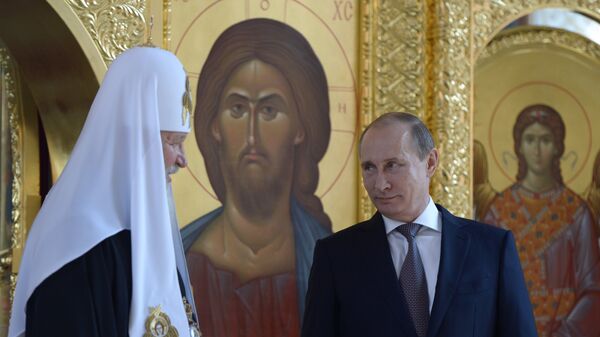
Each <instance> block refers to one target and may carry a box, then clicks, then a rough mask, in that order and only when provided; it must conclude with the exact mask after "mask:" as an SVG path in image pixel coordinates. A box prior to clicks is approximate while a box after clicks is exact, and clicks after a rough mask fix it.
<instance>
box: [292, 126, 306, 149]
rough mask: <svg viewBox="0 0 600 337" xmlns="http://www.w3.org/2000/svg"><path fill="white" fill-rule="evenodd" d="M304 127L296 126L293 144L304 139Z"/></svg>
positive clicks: (299, 142)
mask: <svg viewBox="0 0 600 337" xmlns="http://www.w3.org/2000/svg"><path fill="white" fill-rule="evenodd" d="M304 134H305V133H304V128H298V131H296V137H295V138H294V145H298V144H301V143H302V142H303V141H304Z"/></svg>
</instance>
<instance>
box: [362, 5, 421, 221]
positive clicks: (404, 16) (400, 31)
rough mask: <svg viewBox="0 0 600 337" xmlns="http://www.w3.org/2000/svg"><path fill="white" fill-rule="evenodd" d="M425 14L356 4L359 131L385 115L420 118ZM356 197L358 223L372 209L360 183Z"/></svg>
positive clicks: (397, 7) (417, 7)
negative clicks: (358, 11)
mask: <svg viewBox="0 0 600 337" xmlns="http://www.w3.org/2000/svg"><path fill="white" fill-rule="evenodd" d="M426 13H427V9H426V6H425V4H424V3H423V2H421V1H416V2H408V1H407V2H404V1H391V0H381V1H376V0H373V1H369V0H363V1H361V21H360V34H361V35H360V43H361V49H360V50H361V55H360V60H361V67H360V74H361V75H360V76H361V79H360V83H361V85H360V88H361V102H360V109H361V110H360V128H359V130H360V131H362V130H364V128H365V127H366V126H367V125H368V124H369V123H370V122H371V121H372V120H373V119H374V118H376V117H377V116H379V115H381V114H383V113H385V112H389V111H404V112H410V113H412V114H415V115H417V116H419V117H423V116H424V114H425V108H424V106H425V95H424V92H425V78H426V75H425V59H426V58H425V46H426V37H425V31H426V29H425V25H426V20H425V17H426ZM358 174H359V180H358V181H361V177H360V171H359V173H358ZM358 196H359V207H358V212H359V214H358V220H359V221H362V220H365V219H368V218H370V217H371V215H372V214H373V212H374V211H375V208H374V207H373V205H372V203H371V201H370V199H369V197H368V195H367V193H366V191H365V190H364V188H363V186H362V184H360V183H359V191H358Z"/></svg>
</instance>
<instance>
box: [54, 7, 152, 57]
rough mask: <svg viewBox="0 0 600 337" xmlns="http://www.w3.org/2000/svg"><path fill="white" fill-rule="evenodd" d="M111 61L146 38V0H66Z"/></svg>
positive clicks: (97, 45)
mask: <svg viewBox="0 0 600 337" xmlns="http://www.w3.org/2000/svg"><path fill="white" fill-rule="evenodd" d="M66 1H67V4H68V5H69V6H70V7H71V8H72V9H73V11H74V12H75V13H76V14H77V16H78V17H79V19H80V20H81V22H82V23H83V25H84V26H85V28H86V29H87V31H88V33H89V34H90V36H91V37H92V39H93V40H94V43H95V44H96V47H97V48H98V49H99V50H100V53H101V54H102V58H103V59H104V61H105V62H106V63H107V64H109V63H110V62H111V61H112V60H114V59H115V57H117V55H119V54H120V53H121V52H123V51H124V50H127V49H128V48H130V47H132V46H134V45H137V44H140V43H141V42H143V40H144V35H145V31H146V18H145V17H144V9H145V7H146V1H145V0H113V1H95V0H66Z"/></svg>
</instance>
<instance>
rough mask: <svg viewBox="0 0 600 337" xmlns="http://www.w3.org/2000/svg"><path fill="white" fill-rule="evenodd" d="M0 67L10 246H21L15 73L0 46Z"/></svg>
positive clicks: (20, 191) (19, 126)
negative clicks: (8, 166)
mask: <svg viewBox="0 0 600 337" xmlns="http://www.w3.org/2000/svg"><path fill="white" fill-rule="evenodd" d="M0 67H2V70H3V71H2V74H3V77H4V78H3V80H4V83H5V84H6V101H7V108H8V124H9V129H10V154H11V159H12V187H11V188H12V194H11V195H12V200H11V226H12V234H11V247H12V249H17V248H21V241H22V240H21V238H22V232H23V230H24V227H23V217H22V214H23V193H22V190H23V178H22V176H23V170H22V160H21V149H22V144H21V133H20V130H21V121H20V116H19V112H18V105H17V85H16V74H15V71H14V67H13V65H12V60H11V57H10V56H9V54H8V50H6V49H4V48H0Z"/></svg>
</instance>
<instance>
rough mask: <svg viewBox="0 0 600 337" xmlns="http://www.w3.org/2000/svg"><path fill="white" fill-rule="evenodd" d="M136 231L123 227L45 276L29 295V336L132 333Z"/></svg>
mask: <svg viewBox="0 0 600 337" xmlns="http://www.w3.org/2000/svg"><path fill="white" fill-rule="evenodd" d="M131 285H132V284H131V234H130V232H129V231H128V230H124V231H121V232H119V233H117V234H115V235H113V236H111V237H109V238H107V239H105V240H104V241H102V242H100V243H99V244H97V245H96V246H95V247H94V248H92V249H91V250H89V251H88V252H87V253H85V254H84V255H82V256H80V257H78V258H77V259H75V260H73V261H71V262H69V263H67V264H66V265H64V266H63V267H62V268H60V269H59V270H58V271H56V272H54V273H53V274H52V275H50V276H49V277H48V278H46V279H45V280H44V281H43V282H42V283H41V284H40V285H39V286H38V287H37V288H36V289H35V291H34V292H33V294H32V295H31V296H30V297H29V299H28V301H27V319H26V335H27V337H53V336H56V337H59V336H60V337H64V336H69V337H109V336H110V337H121V336H123V337H125V336H129V307H130V303H131V290H132V288H131Z"/></svg>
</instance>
